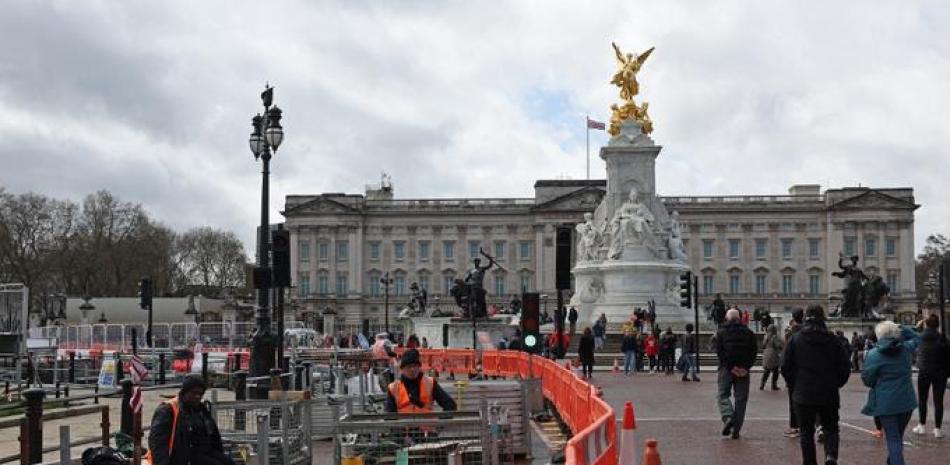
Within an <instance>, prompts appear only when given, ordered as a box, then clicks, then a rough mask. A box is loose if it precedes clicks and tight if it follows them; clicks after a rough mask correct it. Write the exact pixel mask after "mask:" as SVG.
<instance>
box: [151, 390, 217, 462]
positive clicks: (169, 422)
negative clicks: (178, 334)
mask: <svg viewBox="0 0 950 465" xmlns="http://www.w3.org/2000/svg"><path fill="white" fill-rule="evenodd" d="M204 393H205V383H204V381H203V380H202V378H201V376H198V375H189V376H187V377H185V379H184V381H183V382H182V383H181V389H180V390H179V391H178V395H177V396H175V397H173V398H171V399H169V400H167V401H165V402H163V403H162V404H161V405H159V406H158V408H156V409H155V414H154V416H153V417H152V427H151V430H150V431H149V435H148V449H149V450H148V453H147V454H146V455H145V463H148V464H151V465H234V462H233V461H232V460H231V459H230V458H229V457H228V456H227V455H225V454H224V447H223V445H222V443H221V433H220V432H219V431H218V425H216V424H215V422H214V418H213V417H212V415H211V412H210V410H209V409H208V407H207V405H205V404H202V402H201V398H202V396H204Z"/></svg>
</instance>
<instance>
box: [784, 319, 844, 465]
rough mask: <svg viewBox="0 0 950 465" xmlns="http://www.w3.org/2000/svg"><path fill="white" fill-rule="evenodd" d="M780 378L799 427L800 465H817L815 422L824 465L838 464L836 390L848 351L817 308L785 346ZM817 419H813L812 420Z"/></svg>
mask: <svg viewBox="0 0 950 465" xmlns="http://www.w3.org/2000/svg"><path fill="white" fill-rule="evenodd" d="M782 357H783V363H782V376H783V377H784V378H785V382H786V383H787V384H788V386H789V390H790V391H792V400H793V401H794V403H795V412H796V415H797V417H798V422H799V424H800V425H801V436H800V445H801V449H802V463H803V464H804V465H817V463H818V462H817V457H816V451H815V421H816V419H817V421H818V422H819V423H820V424H821V429H822V431H823V433H824V443H825V444H824V446H825V462H824V463H825V465H835V464H837V463H838V409H839V408H840V405H841V398H840V395H839V393H838V391H839V390H840V389H841V387H842V386H844V385H845V384H846V383H847V382H848V377H849V376H851V363H850V360H848V351H847V349H846V348H845V347H844V346H843V345H842V344H841V341H839V340H838V337H837V336H835V334H834V333H832V332H831V331H828V328H827V327H826V326H825V312H824V309H823V308H821V306H820V305H811V306H809V307H808V308H807V309H805V321H804V323H803V324H802V326H801V329H800V330H798V332H796V333H795V334H794V335H793V336H792V338H791V340H790V341H789V342H788V344H787V345H786V347H785V353H784V354H783V356H782ZM816 417H817V418H816Z"/></svg>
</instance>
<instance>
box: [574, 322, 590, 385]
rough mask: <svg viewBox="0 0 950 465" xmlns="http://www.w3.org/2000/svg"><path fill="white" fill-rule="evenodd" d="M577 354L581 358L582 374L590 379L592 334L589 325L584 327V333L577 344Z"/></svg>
mask: <svg viewBox="0 0 950 465" xmlns="http://www.w3.org/2000/svg"><path fill="white" fill-rule="evenodd" d="M577 356H578V358H580V359H581V368H582V373H583V376H584V377H585V378H587V379H590V378H591V377H592V376H593V375H594V335H593V334H592V331H591V330H590V328H589V327H588V328H584V334H583V335H582V336H581V340H580V343H579V344H578V346H577Z"/></svg>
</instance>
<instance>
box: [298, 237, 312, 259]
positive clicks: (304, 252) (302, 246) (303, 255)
mask: <svg viewBox="0 0 950 465" xmlns="http://www.w3.org/2000/svg"><path fill="white" fill-rule="evenodd" d="M297 248H298V249H299V252H298V256H299V258H300V261H301V262H309V261H310V243H309V242H298V243H297Z"/></svg>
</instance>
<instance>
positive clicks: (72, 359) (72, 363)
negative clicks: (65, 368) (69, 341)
mask: <svg viewBox="0 0 950 465" xmlns="http://www.w3.org/2000/svg"><path fill="white" fill-rule="evenodd" d="M69 382H70V383H75V382H76V352H72V351H70V352H69Z"/></svg>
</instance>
